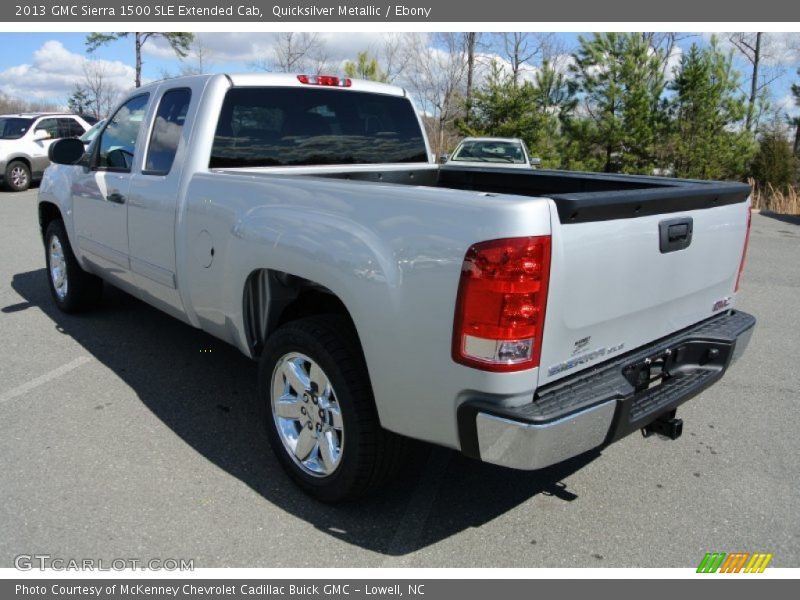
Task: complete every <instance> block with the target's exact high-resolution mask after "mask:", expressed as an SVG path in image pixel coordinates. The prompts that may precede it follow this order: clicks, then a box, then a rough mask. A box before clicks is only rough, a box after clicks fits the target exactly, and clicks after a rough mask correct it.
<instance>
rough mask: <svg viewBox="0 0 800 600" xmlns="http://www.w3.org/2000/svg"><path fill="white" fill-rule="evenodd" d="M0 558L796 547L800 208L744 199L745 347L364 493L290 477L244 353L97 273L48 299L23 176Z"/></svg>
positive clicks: (9, 329)
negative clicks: (538, 439)
mask: <svg viewBox="0 0 800 600" xmlns="http://www.w3.org/2000/svg"><path fill="white" fill-rule="evenodd" d="M0 257H2V258H1V259H0V340H2V341H1V342H0V567H11V566H13V561H14V557H15V556H17V555H19V554H33V553H46V554H50V555H52V556H58V557H62V558H102V559H104V560H108V561H110V560H112V559H114V558H140V559H150V558H162V559H163V558H184V559H194V565H195V567H226V566H228V567H336V566H350V567H378V566H386V567H395V566H414V567H495V566H496V567H540V566H548V567H604V566H605V567H611V566H613V567H679V566H682V567H694V566H696V565H697V564H698V563H699V562H700V560H701V559H702V557H703V555H704V553H705V552H711V551H720V552H734V551H746V552H771V553H773V554H774V559H773V562H772V564H773V565H774V566H782V567H797V566H800V493H799V490H800V488H799V487H798V482H800V465H798V457H799V456H800V435H798V429H800V416H798V414H799V412H800V411H799V410H798V399H800V394H799V392H800V367H798V360H797V351H798V345H799V344H798V343H799V342H800V318H798V309H800V219H791V218H776V217H767V216H762V215H754V217H753V228H752V234H751V241H750V253H749V258H748V263H747V270H746V273H745V277H744V280H743V291H742V292H741V294H740V297H739V301H738V304H739V307H740V308H742V309H744V310H747V311H748V312H751V313H753V314H755V315H756V316H757V317H758V319H759V323H758V325H757V329H756V332H755V334H754V336H753V339H752V343H751V345H750V347H749V349H748V352H747V354H746V355H745V357H744V358H743V359H742V360H741V361H740V362H739V363H737V364H736V365H735V366H734V367H733V368H732V369H731V370H730V371H729V372H728V373H727V375H726V376H725V378H724V379H723V380H722V382H720V383H719V384H717V385H716V386H714V387H712V388H711V389H710V390H708V391H706V392H705V393H704V394H702V395H701V396H699V397H697V398H695V399H694V400H692V401H691V402H689V403H688V404H687V405H685V406H684V407H682V408H681V409H680V410H679V416H680V417H682V418H683V419H684V423H685V424H684V435H683V437H682V438H680V439H679V440H677V441H674V442H668V441H662V440H659V439H654V438H649V439H643V438H642V437H641V436H639V435H638V434H636V435H632V436H629V437H628V438H626V439H624V440H623V441H621V442H620V443H618V444H616V445H614V446H611V447H610V448H608V449H606V450H603V451H602V453H595V454H592V455H590V456H588V457H583V458H581V459H579V460H576V461H572V462H569V463H566V464H563V465H560V466H557V467H553V468H550V469H547V470H545V471H541V472H533V473H525V472H518V471H512V470H505V469H502V468H498V467H493V466H489V465H483V464H480V463H477V462H473V461H471V460H468V459H465V458H463V457H461V456H459V455H457V454H455V453H452V452H449V451H444V450H433V451H432V452H430V453H428V454H424V455H423V456H422V458H421V460H420V461H419V462H418V463H417V464H416V465H414V468H412V469H409V471H408V473H406V474H405V475H404V476H403V477H401V478H400V479H399V480H398V481H397V482H395V483H394V484H393V485H392V486H391V487H389V488H387V489H386V490H385V491H383V492H382V493H380V494H379V495H377V496H375V497H373V498H370V499H367V500H363V501H360V502H359V503H357V504H354V505H348V506H343V507H329V506H325V505H322V504H319V503H317V502H315V501H313V500H310V499H309V498H307V497H306V496H304V495H303V494H302V493H300V492H299V491H298V490H297V489H295V488H294V487H293V486H292V485H291V484H290V482H289V481H288V479H287V478H286V477H285V476H284V474H283V472H282V471H281V470H280V467H279V466H278V464H277V462H276V460H275V459H274V458H273V456H272V455H271V453H270V450H269V448H268V445H267V441H266V438H265V436H264V434H263V433H262V431H261V429H260V427H259V425H258V424H257V423H256V421H255V418H254V415H255V411H254V409H253V396H254V394H255V381H256V377H255V375H256V368H255V364H254V363H252V362H250V361H249V360H248V359H246V358H245V357H243V356H242V355H240V354H239V353H238V351H236V350H235V349H233V348H232V347H228V346H225V345H224V344H222V343H221V342H218V341H216V340H215V339H214V338H212V337H210V336H208V335H206V334H204V333H202V332H200V331H197V330H194V329H192V328H191V327H189V326H187V325H184V324H182V323H180V322H178V321H176V320H174V319H172V318H170V317H168V316H166V315H163V314H162V313H160V312H158V311H156V310H155V309H152V308H149V307H148V306H147V305H145V304H143V303H141V302H139V301H138V300H135V299H133V298H132V297H130V296H128V295H126V294H124V293H122V292H119V291H116V290H114V289H112V288H109V287H108V286H107V288H106V294H105V300H104V303H103V306H102V307H101V308H100V309H99V310H97V311H95V312H93V313H89V314H86V315H81V316H66V315H62V314H60V313H58V312H57V311H56V309H55V308H54V306H53V304H52V302H51V300H50V296H49V292H48V289H47V284H46V279H45V270H44V253H43V250H42V247H41V240H40V237H39V232H38V224H37V221H36V190H31V191H28V192H24V193H18V194H12V193H8V192H0Z"/></svg>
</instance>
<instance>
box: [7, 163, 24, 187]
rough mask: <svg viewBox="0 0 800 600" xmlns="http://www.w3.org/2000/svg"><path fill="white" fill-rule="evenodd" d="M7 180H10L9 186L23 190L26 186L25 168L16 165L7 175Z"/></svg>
mask: <svg viewBox="0 0 800 600" xmlns="http://www.w3.org/2000/svg"><path fill="white" fill-rule="evenodd" d="M8 178H9V179H10V180H11V185H12V186H13V187H14V188H16V189H20V188H24V187H27V185H28V172H27V171H26V170H25V167H23V166H21V165H17V166H15V167H14V168H12V169H11V171H9V173H8Z"/></svg>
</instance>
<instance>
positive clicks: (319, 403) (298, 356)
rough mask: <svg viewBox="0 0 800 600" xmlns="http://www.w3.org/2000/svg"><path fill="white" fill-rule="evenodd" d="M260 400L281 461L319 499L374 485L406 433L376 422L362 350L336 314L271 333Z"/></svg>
mask: <svg viewBox="0 0 800 600" xmlns="http://www.w3.org/2000/svg"><path fill="white" fill-rule="evenodd" d="M258 401H259V406H260V407H261V408H262V417H263V421H264V424H265V426H266V429H267V436H268V438H269V442H270V445H271V446H272V449H273V451H274V452H275V455H276V456H277V458H278V461H279V462H280V463H281V466H282V467H283V468H284V470H285V471H286V472H287V473H288V475H289V477H291V479H292V480H293V481H294V482H295V483H296V484H297V485H298V486H299V487H300V488H302V489H303V490H304V491H305V492H306V493H308V494H310V495H312V496H314V497H315V498H317V499H319V500H321V501H323V502H337V501H341V500H346V499H351V498H355V497H358V496H361V495H363V494H365V493H368V492H370V491H372V490H374V489H375V488H376V487H378V486H379V485H380V484H381V483H382V482H383V481H384V480H385V479H386V478H387V477H388V476H389V475H390V474H392V473H393V472H394V471H395V470H396V467H397V466H398V465H399V463H400V458H401V455H402V453H403V446H404V440H403V439H402V438H400V437H399V436H397V435H396V434H393V433H391V432H389V431H386V430H385V429H383V428H382V427H381V426H380V423H379V421H378V415H377V411H376V409H375V403H374V399H373V396H372V389H371V386H370V383H369V376H368V374H367V369H366V364H365V363H364V358H363V355H362V353H361V349H360V347H359V345H358V341H357V339H356V336H355V333H354V332H353V330H352V326H350V325H349V323H348V322H347V321H346V320H344V319H342V318H340V317H337V316H330V315H326V316H316V317H309V318H305V319H301V320H297V321H291V322H289V323H287V324H285V325H283V326H281V327H280V328H279V329H278V330H277V331H276V332H275V333H274V334H273V335H272V336H271V337H270V338H269V340H268V341H267V343H266V345H265V347H264V351H263V353H262V355H261V360H260V365H259V398H258Z"/></svg>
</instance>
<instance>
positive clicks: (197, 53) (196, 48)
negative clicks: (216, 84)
mask: <svg viewBox="0 0 800 600" xmlns="http://www.w3.org/2000/svg"><path fill="white" fill-rule="evenodd" d="M210 57H211V51H210V50H209V48H208V46H207V45H206V44H205V42H203V39H202V38H201V37H198V36H195V37H194V40H193V41H192V45H191V46H190V47H189V53H188V55H187V57H186V62H185V63H184V65H183V66H182V67H181V71H180V73H181V75H200V74H202V73H207V72H208V71H209V69H210V68H211V64H212V63H211V58H210Z"/></svg>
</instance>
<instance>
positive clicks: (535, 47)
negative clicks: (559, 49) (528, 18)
mask: <svg viewBox="0 0 800 600" xmlns="http://www.w3.org/2000/svg"><path fill="white" fill-rule="evenodd" d="M499 35H500V49H499V51H500V54H501V56H502V57H503V58H504V59H506V60H507V61H508V63H509V67H510V68H511V80H512V81H513V83H514V86H515V87H516V86H517V85H519V77H520V74H521V73H522V72H523V71H525V70H527V69H528V67H526V65H533V64H534V63H535V62H537V61H540V60H541V59H542V58H545V57H544V54H545V53H546V52H547V51H548V49H549V48H550V46H551V45H553V43H554V41H555V39H556V38H555V35H554V34H552V33H523V32H518V31H517V32H504V33H501V34H499Z"/></svg>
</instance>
